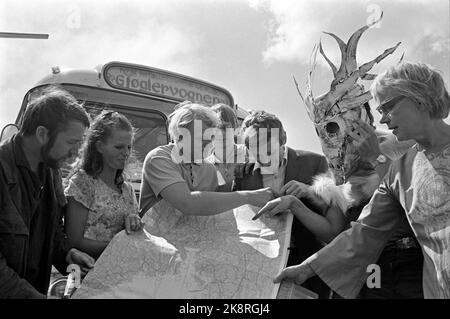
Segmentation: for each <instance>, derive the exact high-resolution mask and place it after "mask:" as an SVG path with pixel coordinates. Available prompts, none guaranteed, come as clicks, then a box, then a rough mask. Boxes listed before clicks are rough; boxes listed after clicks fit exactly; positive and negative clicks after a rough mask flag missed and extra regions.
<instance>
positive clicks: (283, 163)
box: [253, 145, 288, 175]
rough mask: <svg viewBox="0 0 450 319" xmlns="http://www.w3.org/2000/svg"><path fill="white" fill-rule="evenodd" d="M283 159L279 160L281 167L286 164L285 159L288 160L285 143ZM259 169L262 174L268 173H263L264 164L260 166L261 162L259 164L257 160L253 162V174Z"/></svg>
mask: <svg viewBox="0 0 450 319" xmlns="http://www.w3.org/2000/svg"><path fill="white" fill-rule="evenodd" d="M283 151H284V152H283V153H284V154H283V159H282V160H281V163H280V166H279V168H281V167H286V166H287V161H288V148H287V146H286V145H284V146H283ZM258 169H259V170H260V171H261V174H263V175H268V174H270V173H265V172H264V166H261V164H259V163H258V162H256V163H255V167H254V168H253V174H255V172H256V170H258ZM278 172H280V169H278Z"/></svg>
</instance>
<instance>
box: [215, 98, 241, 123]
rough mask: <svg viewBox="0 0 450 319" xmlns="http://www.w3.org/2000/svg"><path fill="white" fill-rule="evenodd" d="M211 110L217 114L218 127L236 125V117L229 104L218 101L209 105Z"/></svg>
mask: <svg viewBox="0 0 450 319" xmlns="http://www.w3.org/2000/svg"><path fill="white" fill-rule="evenodd" d="M211 110H213V111H214V112H216V113H217V114H219V118H220V123H219V128H227V127H230V126H231V127H232V128H237V127H238V119H237V116H236V113H235V112H234V110H233V108H232V107H231V106H229V105H226V104H224V103H218V104H214V105H213V106H211Z"/></svg>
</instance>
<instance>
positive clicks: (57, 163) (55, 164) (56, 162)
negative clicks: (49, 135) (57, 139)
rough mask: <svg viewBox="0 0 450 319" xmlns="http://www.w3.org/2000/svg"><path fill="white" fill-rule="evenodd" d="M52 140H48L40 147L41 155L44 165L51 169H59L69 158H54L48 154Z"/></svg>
mask: <svg viewBox="0 0 450 319" xmlns="http://www.w3.org/2000/svg"><path fill="white" fill-rule="evenodd" d="M53 144H54V140H50V141H49V142H48V143H47V144H46V145H44V146H43V147H42V148H41V156H42V160H43V162H44V164H45V165H47V166H48V167H51V168H53V169H59V168H61V166H63V164H64V161H65V160H67V159H68V158H69V156H63V157H60V158H54V157H52V156H51V155H50V150H51V149H52V147H53Z"/></svg>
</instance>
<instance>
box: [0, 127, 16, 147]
mask: <svg viewBox="0 0 450 319" xmlns="http://www.w3.org/2000/svg"><path fill="white" fill-rule="evenodd" d="M17 132H19V128H18V127H17V125H15V124H8V125H6V126H5V127H4V128H3V129H2V131H1V133H0V144H2V143H3V142H4V141H6V140H7V139H9V138H10V137H11V136H13V135H14V134H16V133H17Z"/></svg>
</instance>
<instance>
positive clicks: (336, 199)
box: [310, 174, 349, 212]
mask: <svg viewBox="0 0 450 319" xmlns="http://www.w3.org/2000/svg"><path fill="white" fill-rule="evenodd" d="M343 186H344V187H341V186H337V185H336V182H335V180H334V178H333V177H332V176H330V175H327V174H322V175H317V176H315V177H314V179H313V184H312V185H311V187H310V190H311V193H312V194H313V196H311V197H312V199H313V200H315V201H317V198H316V197H318V198H319V199H321V200H323V201H324V202H325V203H326V204H327V205H328V206H330V205H332V206H338V207H339V208H340V209H341V210H342V211H343V212H345V211H347V209H348V203H349V202H348V200H347V198H346V197H345V193H346V192H344V189H345V188H346V187H345V185H343Z"/></svg>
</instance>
